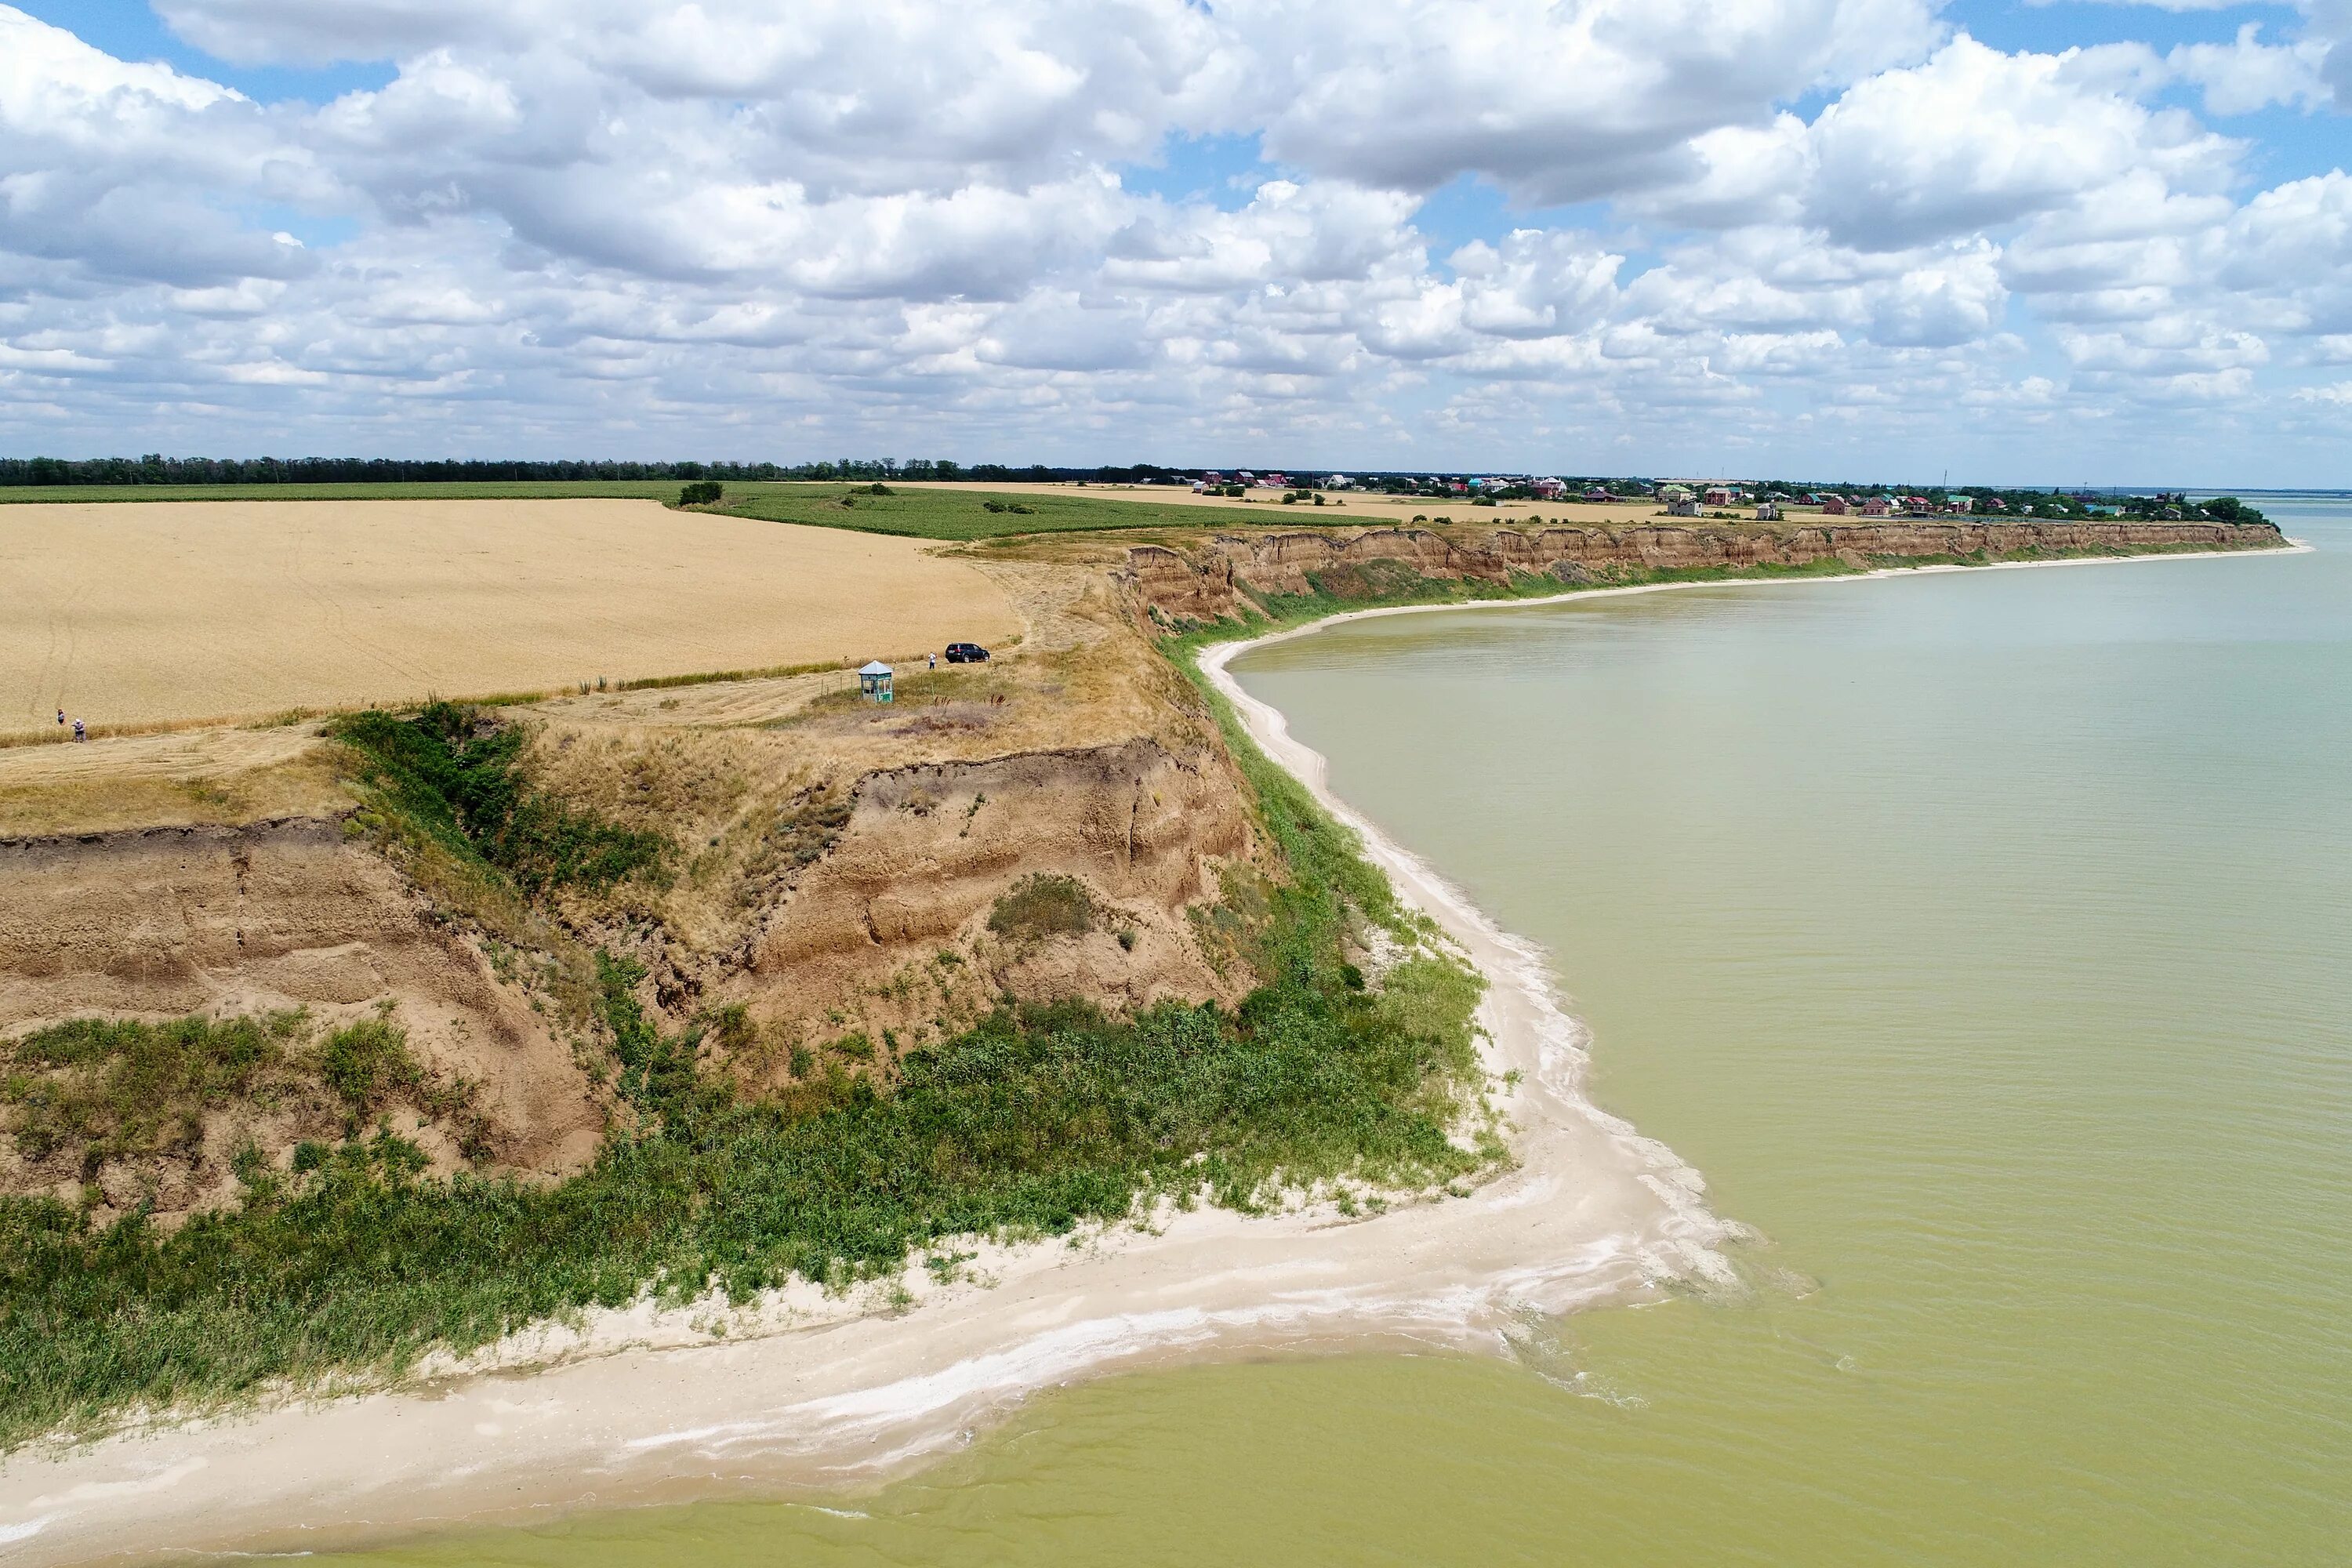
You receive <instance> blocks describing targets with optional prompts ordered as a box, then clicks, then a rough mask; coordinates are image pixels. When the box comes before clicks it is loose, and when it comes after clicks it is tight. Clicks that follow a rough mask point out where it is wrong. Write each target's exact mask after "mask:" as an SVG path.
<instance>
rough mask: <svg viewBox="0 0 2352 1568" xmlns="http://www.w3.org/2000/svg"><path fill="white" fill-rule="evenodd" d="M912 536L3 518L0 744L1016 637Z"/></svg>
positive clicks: (564, 507) (497, 513) (480, 512)
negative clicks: (47, 733)
mask: <svg viewBox="0 0 2352 1568" xmlns="http://www.w3.org/2000/svg"><path fill="white" fill-rule="evenodd" d="M936 548H937V547H936V546H934V545H931V544H929V543H928V542H924V541H921V540H911V539H894V538H885V537H881V536H879V535H874V534H863V533H852V532H846V531H841V530H837V529H823V528H801V527H794V526H792V525H790V524H785V523H775V522H762V521H754V520H751V519H747V518H738V517H726V516H719V515H712V514H709V513H702V512H680V511H671V510H667V509H666V508H664V507H662V506H661V505H659V504H658V503H656V502H654V501H645V500H383V501H213V502H154V503H148V502H125V503H121V504H119V505H113V506H103V507H96V506H74V505H69V504H61V505H28V506H21V507H11V508H9V509H8V510H7V512H6V514H5V516H0V732H5V731H20V732H21V731H40V730H42V729H43V728H44V727H45V726H46V727H47V729H49V730H54V729H55V728H56V710H57V709H58V708H59V707H63V708H64V709H66V710H67V711H68V714H69V715H71V716H74V717H79V718H83V719H87V720H89V721H90V722H91V723H93V724H100V725H118V724H140V723H155V722H163V721H173V720H192V719H202V718H212V717H228V716H247V715H262V714H268V713H274V712H279V711H282V710H287V709H293V708H339V707H353V706H363V705H365V704H367V703H370V702H383V703H394V702H403V701H411V700H416V699H419V698H422V697H425V696H426V695H428V694H438V695H442V696H447V697H460V696H480V695H487V694H489V693H493V692H503V691H513V690H527V691H528V690H548V689H556V688H559V687H563V686H567V685H570V684H572V683H573V682H575V681H578V680H583V679H585V680H593V679H596V678H597V677H599V676H604V677H608V678H610V679H614V680H616V681H617V680H623V679H642V678H646V677H651V676H663V675H687V674H694V673H698V672H702V671H708V670H721V669H741V668H770V667H773V666H778V665H790V664H801V663H815V662H818V661H820V660H839V659H850V660H853V661H859V662H862V661H864V660H865V659H867V658H876V657H880V658H905V657H908V656H909V655H913V654H917V653H919V652H921V651H924V650H927V649H933V648H938V647H942V646H943V645H945V644H946V643H948V642H950V641H952V640H960V639H961V640H969V641H972V642H979V643H997V642H1003V641H1004V640H1006V639H1007V638H1009V637H1013V636H1015V635H1017V634H1018V633H1019V631H1020V629H1021V620H1020V616H1019V615H1018V614H1017V613H1016V612H1015V611H1014V609H1013V606H1012V605H1011V604H1010V602H1009V601H1008V600H1007V599H1006V597H1005V595H1004V594H1003V592H1002V591H1001V590H1000V589H999V588H998V587H997V586H996V584H993V583H992V582H991V581H990V580H989V578H988V577H987V576H986V575H985V574H982V572H980V571H979V570H978V569H977V568H975V567H973V566H971V565H970V564H969V563H964V562H961V561H955V560H949V559H943V558H941V557H940V556H939V555H936V554H934V553H932V552H933V551H934V550H935V549H936Z"/></svg>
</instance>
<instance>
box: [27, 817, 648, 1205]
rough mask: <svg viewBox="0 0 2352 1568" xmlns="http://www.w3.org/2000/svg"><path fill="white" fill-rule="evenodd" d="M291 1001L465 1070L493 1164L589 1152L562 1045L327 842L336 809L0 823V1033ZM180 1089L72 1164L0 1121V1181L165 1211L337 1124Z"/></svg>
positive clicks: (284, 1105) (225, 1188)
mask: <svg viewBox="0 0 2352 1568" xmlns="http://www.w3.org/2000/svg"><path fill="white" fill-rule="evenodd" d="M296 1007H299V1008H303V1009H306V1010H307V1011H308V1013H309V1015H310V1017H311V1018H313V1019H314V1020H316V1022H317V1023H318V1024H319V1025H320V1026H321V1027H326V1026H337V1025H341V1024H348V1023H351V1022H353V1021H355V1020H358V1019H362V1018H367V1017H371V1016H375V1015H376V1013H377V1012H378V1010H379V1009H380V1008H381V1009H383V1010H384V1012H385V1016H388V1017H390V1018H391V1019H392V1020H394V1022H395V1023H396V1024H397V1025H398V1026H400V1027H401V1028H402V1029H404V1031H405V1032H406V1034H407V1037H408V1040H409V1043H410V1046H411V1047H412V1049H413V1050H414V1051H415V1055H416V1058H418V1060H419V1062H420V1063H421V1065H422V1066H423V1067H424V1068H425V1069H426V1070H427V1071H428V1072H430V1073H433V1074H435V1075H436V1077H437V1078H438V1079H441V1080H443V1081H446V1082H449V1083H456V1082H459V1081H463V1082H465V1083H467V1084H470V1085H472V1086H473V1090H472V1093H471V1095H470V1100H471V1102H472V1103H471V1109H472V1110H474V1111H476V1112H478V1114H479V1116H480V1117H482V1118H484V1119H486V1122H485V1125H484V1128H483V1131H484V1133H485V1135H486V1137H487V1142H488V1151H487V1152H488V1158H489V1160H490V1162H491V1163H493V1164H494V1165H496V1166H497V1167H498V1168H500V1169H506V1170H512V1171H518V1172H522V1173H541V1174H556V1173H562V1172H566V1171H570V1170H573V1169H576V1168H577V1167H579V1166H580V1165H582V1164H583V1163H586V1161H587V1160H588V1158H589V1157H590V1156H591V1155H592V1154H593V1152H595V1148H596V1144H597V1141H598V1139H599V1137H600V1136H601V1134H602V1131H603V1127H604V1119H603V1115H602V1112H601V1111H600V1110H599V1109H598V1108H597V1106H596V1104H595V1102H594V1100H593V1095H592V1093H591V1088H590V1084H589V1082H588V1079H587V1077H586V1075H584V1074H583V1072H582V1071H581V1069H580V1067H579V1065H578V1064H577V1063H576V1062H575V1061H574V1060H573V1057H572V1050H571V1047H569V1046H567V1045H566V1044H565V1043H564V1042H562V1040H560V1039H558V1038H557V1037H555V1035H554V1034H553V1032H552V1031H551V1029H550V1028H549V1027H548V1025H547V1022H546V1020H545V1018H544V1017H543V1016H541V1013H539V1012H538V1011H536V1010H534V1009H533V1007H532V1006H531V1005H530V999H529V998H528V997H526V996H525V995H524V994H521V993H520V991H519V990H517V989H516V988H515V987H514V986H512V985H510V984H505V983H504V982H502V981H501V980H500V979H499V976H498V975H497V974H496V973H494V972H493V967H492V964H491V962H490V960H489V958H488V953H487V952H486V950H485V948H484V946H483V945H482V943H481V942H478V940H476V939H473V938H471V937H469V936H467V934H465V933H464V932H463V931H461V930H460V929H459V927H458V926H457V924H456V923H455V922H452V921H447V920H445V919H442V918H440V917H439V916H438V915H437V914H436V911H435V910H433V908H432V906H431V905H430V903H429V902H428V901H427V900H425V897H424V896H423V895H422V894H421V893H420V892H419V891H418V890H417V889H415V887H413V886H412V885H410V883H409V882H408V881H407V879H404V877H402V876H401V875H400V874H399V873H398V872H396V871H394V869H393V868H391V867H389V866H387V865H386V864H385V863H384V862H383V859H382V858H379V857H377V856H375V855H373V854H372V853H370V852H369V851H367V850H366V849H364V848H362V847H357V846H356V845H354V844H352V843H351V842H349V841H347V840H346V839H345V837H344V835H343V830H342V825H341V823H340V822H338V821H335V820H333V819H320V818H297V819H293V820H289V821H281V822H268V823H261V824H256V825H253V826H244V827H165V828H153V829H148V830H144V831H134V832H125V833H105V834H82V835H75V836H71V837H48V838H34V839H16V840H10V841H4V842H0V1034H5V1035H8V1036H15V1035H16V1034H19V1033H20V1032H22V1031H23V1030H24V1029H26V1028H27V1027H31V1026H39V1025H44V1024H54V1023H58V1022H61V1021H63V1020H65V1019H68V1018H82V1017H90V1016H98V1017H116V1018H122V1017H128V1018H148V1019H153V1018H159V1017H166V1018H167V1017H172V1016H179V1015H184V1014H193V1013H202V1014H205V1015H209V1016H221V1017H226V1016H241V1015H252V1014H266V1013H270V1012H275V1011H278V1010H280V1009H287V1008H296ZM199 1099H200V1100H202V1101H203V1102H204V1103H203V1107H202V1109H201V1110H192V1112H191V1114H192V1115H194V1118H195V1120H194V1123H193V1124H192V1125H191V1126H190V1127H189V1128H188V1129H187V1131H186V1133H185V1134H184V1135H182V1136H178V1137H174V1138H172V1139H166V1140H163V1141H162V1144H161V1146H160V1147H158V1148H156V1149H153V1150H152V1151H148V1152H142V1153H140V1154H138V1155H137V1156H135V1157H134V1156H131V1155H125V1156H122V1157H119V1158H111V1159H108V1160H106V1161H104V1162H102V1163H100V1164H99V1166H98V1168H97V1169H95V1170H93V1171H89V1172H88V1173H83V1172H79V1171H77V1170H76V1169H74V1168H72V1166H71V1163H70V1161H67V1162H65V1163H60V1160H59V1159H58V1158H49V1159H43V1158H34V1157H28V1155H27V1153H26V1151H24V1150H23V1149H21V1148H20V1147H18V1142H19V1141H18V1140H17V1139H16V1138H13V1137H0V1191H12V1192H29V1191H55V1192H58V1193H59V1194H61V1195H65V1196H68V1198H70V1197H71V1196H72V1195H73V1194H75V1192H76V1191H78V1190H79V1185H80V1182H81V1180H82V1179H83V1177H84V1175H85V1174H86V1175H87V1176H88V1177H89V1179H90V1180H91V1181H92V1182H93V1184H95V1185H97V1186H98V1187H100V1189H101V1190H102V1191H103V1192H104V1194H105V1195H106V1200H107V1203H108V1204H109V1205H110V1206H111V1207H112V1208H114V1209H116V1210H118V1211H121V1210H127V1209H129V1208H130V1207H131V1206H133V1205H136V1204H138V1203H140V1202H142V1201H144V1202H146V1203H149V1204H151V1205H153V1206H154V1208H155V1209H156V1211H157V1212H158V1213H160V1214H163V1215H173V1214H177V1213H182V1212H185V1211H187V1210H189V1209H194V1208H202V1207H206V1206H209V1205H215V1204H218V1203H224V1202H227V1201H229V1199H230V1198H231V1196H232V1195H233V1194H234V1192H235V1188H236V1182H235V1179H234V1177H233V1174H232V1171H231V1166H232V1164H233V1162H234V1159H235V1156H236V1152H237V1151H238V1150H239V1149H241V1148H243V1147H244V1146H246V1145H247V1144H248V1143H249V1144H252V1145H254V1146H257V1147H258V1148H260V1149H262V1150H263V1151H264V1152H270V1153H275V1154H278V1155H280V1156H282V1155H283V1154H284V1152H286V1150H288V1149H289V1148H290V1147H291V1146H292V1145H293V1144H294V1143H295V1142H298V1141H299V1140H301V1139H306V1138H309V1139H324V1140H328V1141H331V1140H332V1139H334V1138H335V1137H337V1136H338V1135H339V1131H340V1129H339V1126H338V1123H337V1119H335V1118H333V1117H331V1116H329V1115H327V1114H325V1113H324V1112H323V1111H322V1110H320V1107H317V1106H306V1105H304V1104H301V1103H299V1101H297V1100H290V1099H284V1100H272V1101H270V1102H268V1103H261V1102H256V1101H252V1100H236V1101H230V1100H222V1099H221V1098H220V1097H218V1096H216V1095H204V1096H200V1097H199ZM387 1109H390V1110H392V1111H393V1119H394V1123H395V1125H396V1126H397V1127H398V1128H399V1130H400V1131H403V1132H404V1133H407V1134H410V1135H412V1136H415V1137H416V1138H417V1141H418V1142H420V1143H421V1144H422V1145H423V1146H424V1147H425V1149H426V1150H427V1152H429V1153H431V1154H432V1155H433V1156H434V1157H435V1160H436V1163H437V1164H440V1165H442V1166H443V1167H445V1168H454V1166H455V1165H456V1164H457V1163H459V1160H458V1154H457V1137H458V1134H457V1132H456V1131H453V1130H452V1129H451V1128H450V1127H449V1126H447V1125H436V1121H439V1122H444V1123H446V1121H447V1120H448V1119H447V1118H446V1117H444V1118H436V1117H435V1116H434V1115H433V1114H431V1112H430V1110H429V1109H427V1108H423V1107H420V1106H417V1105H415V1104H404V1105H401V1106H397V1107H390V1108H387ZM11 1120H12V1121H13V1120H14V1118H12V1119H11Z"/></svg>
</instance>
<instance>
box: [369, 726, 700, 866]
mask: <svg viewBox="0 0 2352 1568" xmlns="http://www.w3.org/2000/svg"><path fill="white" fill-rule="evenodd" d="M328 732H329V733H330V734H331V735H333V736H334V737H335V738H336V739H338V740H340V741H341V742H343V743H344V744H346V745H348V746H350V747H351V748H352V751H353V752H356V753H357V754H358V756H359V758H360V760H361V782H362V784H364V785H365V786H366V787H367V788H368V790H369V791H370V793H371V795H373V797H374V800H375V802H376V803H377V804H378V805H380V806H381V807H382V808H383V811H384V812H385V813H387V814H389V815H390V816H394V817H395V818H397V819H398V821H399V822H400V823H401V824H402V825H403V826H405V827H406V828H407V829H408V830H409V831H411V832H412V833H414V834H416V835H418V836H421V837H424V838H426V839H429V840H430V841H432V842H433V843H435V844H437V845H439V846H440V847H442V848H444V849H446V850H447V851H449V852H450V853H452V854H454V855H456V856H457V857H459V858H464V859H470V860H477V861H479V862H482V863H486V864H488V865H489V866H492V867H495V868H497V869H498V870H499V871H500V872H502V873H504V874H505V875H506V876H507V877H508V878H509V879H512V881H513V883H514V885H515V886H516V887H517V888H519V889H520V890H521V891H522V892H523V894H524V895H525V896H527V897H537V896H539V895H541V894H543V893H547V892H550V891H552V890H554V889H561V888H579V889H586V890H590V891H595V890H600V889H606V888H609V887H611V886H612V885H613V884H614V883H615V882H618V881H621V880H622V879H625V878H629V877H635V876H642V875H647V874H651V873H654V872H656V871H658V870H660V869H661V868H662V867H663V866H664V864H665V863H666V862H667V858H668V854H669V843H668V840H667V839H666V838H664V837H662V836H661V835H660V834H657V833H647V832H642V831H639V830H636V829H633V828H627V827H623V826H619V825H617V824H615V823H611V822H607V821H605V820H604V818H603V817H601V816H596V815H595V814H594V813H593V812H586V811H582V810H579V809H578V808H576V807H573V806H570V805H565V804H564V803H563V802H562V801H560V800H558V799H556V798H555V797H554V796H553V795H549V794H548V793H546V792H545V791H543V790H536V789H533V788H531V787H530V784H528V783H527V782H526V781H525V780H524V779H523V777H522V776H521V773H520V769H519V767H518V765H517V763H518V760H519V758H520V754H521V752H522V748H523V746H524V744H525V743H526V742H527V741H528V740H529V735H528V734H527V732H526V731H524V730H523V729H522V728H521V727H520V726H518V725H514V724H500V723H498V722H496V721H493V720H492V719H491V718H490V717H489V716H488V715H487V714H486V713H485V712H484V711H483V710H480V709H478V708H461V707H458V706H457V705H456V704H453V703H448V702H434V703H428V704H427V705H426V706H425V708H424V709H422V710H419V711H418V712H416V713H415V714H414V715H409V716H405V717H404V716H402V715H399V714H395V713H389V712H384V711H383V710H369V711H367V712H364V713H354V714H352V715H349V716H347V717H345V718H342V719H339V720H337V721H334V723H333V724H332V725H331V726H330V727H329V731H328Z"/></svg>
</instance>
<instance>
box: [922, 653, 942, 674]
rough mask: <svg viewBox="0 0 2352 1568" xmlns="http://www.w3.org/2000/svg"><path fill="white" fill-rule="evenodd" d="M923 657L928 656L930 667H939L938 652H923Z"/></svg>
mask: <svg viewBox="0 0 2352 1568" xmlns="http://www.w3.org/2000/svg"><path fill="white" fill-rule="evenodd" d="M923 657H924V658H928V659H929V660H930V661H931V668H933V669H935V670H936V669H938V668H939V667H940V656H939V655H938V654H935V653H927V654H925V655H924V656H923Z"/></svg>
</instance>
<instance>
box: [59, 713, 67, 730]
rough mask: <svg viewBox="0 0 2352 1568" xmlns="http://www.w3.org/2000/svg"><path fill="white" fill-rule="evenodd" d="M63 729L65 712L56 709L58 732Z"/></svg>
mask: <svg viewBox="0 0 2352 1568" xmlns="http://www.w3.org/2000/svg"><path fill="white" fill-rule="evenodd" d="M65 727H66V710H64V709H62V708H60V709H58V729H60V730H62V729H64V728H65Z"/></svg>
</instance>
